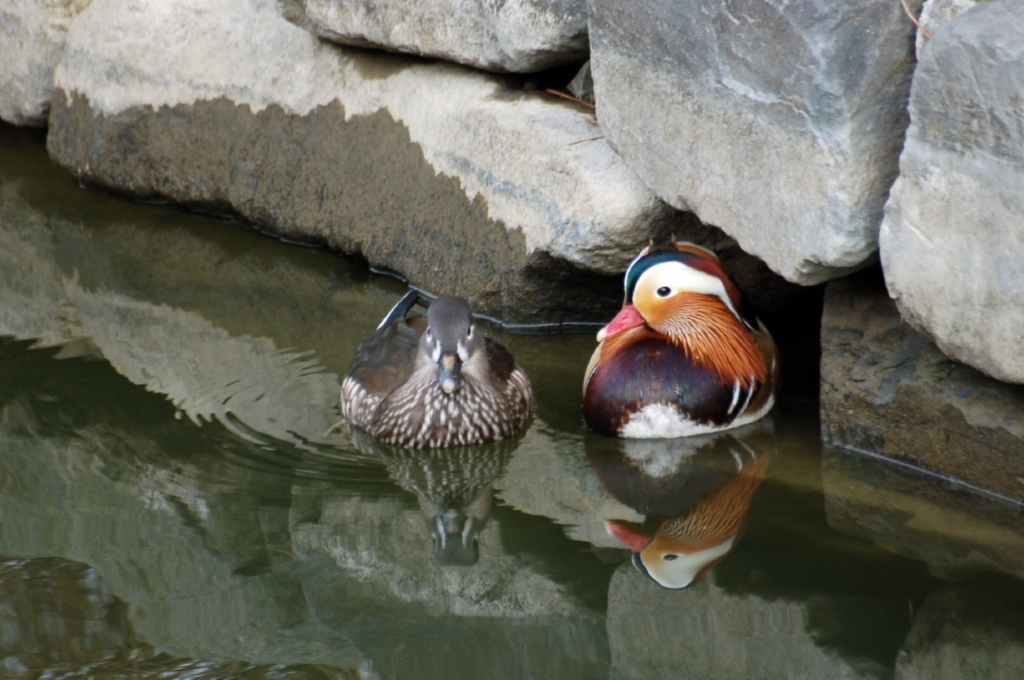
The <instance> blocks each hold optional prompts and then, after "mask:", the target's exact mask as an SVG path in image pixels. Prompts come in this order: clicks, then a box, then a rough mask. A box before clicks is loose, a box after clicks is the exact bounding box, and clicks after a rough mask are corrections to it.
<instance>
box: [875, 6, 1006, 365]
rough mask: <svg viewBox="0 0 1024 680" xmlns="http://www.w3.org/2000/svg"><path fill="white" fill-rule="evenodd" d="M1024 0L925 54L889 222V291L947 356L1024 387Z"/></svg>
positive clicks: (940, 38) (958, 24)
mask: <svg viewBox="0 0 1024 680" xmlns="http://www.w3.org/2000/svg"><path fill="white" fill-rule="evenodd" d="M1021 35H1024V0H996V1H994V2H984V3H979V4H978V6H977V7H975V8H973V9H971V10H970V11H968V12H965V13H963V14H962V15H960V16H958V17H957V18H956V19H954V20H952V21H950V22H949V23H948V24H946V25H945V26H943V27H942V28H941V29H940V30H938V31H936V33H935V35H934V36H933V37H932V40H931V42H929V43H928V46H927V48H926V49H925V50H923V51H922V54H921V62H920V64H919V65H918V67H917V71H916V73H915V74H914V87H913V90H912V92H911V99H910V116H911V120H912V124H911V126H910V129H909V130H908V132H907V143H906V146H905V148H904V150H903V155H902V156H901V157H900V177H899V179H898V180H897V181H896V184H895V185H894V186H893V188H892V193H891V195H890V198H889V202H888V203H887V204H886V210H885V221H884V222H883V223H882V229H881V235H880V250H881V256H882V267H883V269H884V270H885V279H886V284H887V285H888V287H889V293H890V295H892V297H893V298H895V300H896V303H897V304H898V305H899V308H900V311H901V312H902V313H903V316H904V317H905V318H906V319H907V320H908V321H910V323H912V324H913V325H915V326H916V327H918V328H921V329H923V330H924V331H925V332H927V333H928V334H929V335H930V336H931V337H932V338H934V339H935V342H936V344H937V345H938V346H939V348H940V349H941V350H942V351H943V352H945V353H946V354H948V355H949V356H951V357H953V358H954V359H957V360H959V361H962V362H964V363H966V364H970V365H971V366H974V367H975V368H977V369H979V370H981V371H984V372H985V373H988V374H989V375H991V376H993V377H995V378H998V379H1000V380H1004V381H1007V382H1015V383H1024V353H1022V352H1021V351H1020V348H1021V337H1024V305H1022V304H1021V301H1022V300H1024V114H1022V113H1021V99H1020V98H1021V94H1020V93H1021V92H1024V40H1021Z"/></svg>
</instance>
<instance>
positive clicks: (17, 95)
mask: <svg viewBox="0 0 1024 680" xmlns="http://www.w3.org/2000/svg"><path fill="white" fill-rule="evenodd" d="M89 2H90V0H7V1H6V2H4V5H3V6H2V7H0V120H5V121H7V122H8V123H14V124H15V125H32V126H44V125H46V118H47V116H48V115H49V113H50V91H51V90H52V89H53V67H54V66H56V65H57V62H58V61H59V60H60V57H61V54H62V52H63V50H64V36H65V35H66V34H67V31H68V27H69V26H70V24H71V22H72V21H73V20H74V18H75V17H76V16H77V15H78V13H79V12H81V11H82V10H83V9H85V8H86V7H88V5H89Z"/></svg>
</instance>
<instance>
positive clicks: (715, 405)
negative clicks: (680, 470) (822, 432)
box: [583, 243, 779, 438]
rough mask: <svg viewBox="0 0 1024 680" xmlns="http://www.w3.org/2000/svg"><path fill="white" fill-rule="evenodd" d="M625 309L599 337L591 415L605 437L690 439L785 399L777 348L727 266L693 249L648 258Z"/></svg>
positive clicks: (647, 252)
mask: <svg viewBox="0 0 1024 680" xmlns="http://www.w3.org/2000/svg"><path fill="white" fill-rule="evenodd" d="M625 291H626V296H625V302H624V304H623V307H622V310H621V311H620V312H619V313H618V315H616V317H615V318H614V319H612V321H611V322H610V323H609V324H608V325H607V326H605V327H604V328H603V329H602V330H601V331H600V332H599V333H598V337H597V339H598V347H597V349H596V350H595V352H594V355H593V357H592V358H591V360H590V365H589V366H588V367H587V374H586V378H585V382H584V387H583V393H584V398H583V414H584V418H585V419H586V421H587V425H588V426H589V427H590V428H591V429H592V430H595V431H597V432H601V433H603V434H608V435H613V436H619V437H627V438H662V437H684V436H690V435H698V434H706V433H710V432H718V431H721V430H726V429H729V428H733V427H739V426H741V425H744V424H746V423H750V422H753V421H755V420H757V419H758V418H760V417H762V416H763V415H764V414H766V413H767V412H768V411H769V410H770V409H771V407H772V404H773V403H774V400H775V393H776V391H777V389H778V383H779V366H778V357H777V350H776V347H775V342H774V340H772V337H771V334H770V333H768V330H767V329H766V328H764V326H763V325H761V323H760V321H758V319H757V318H755V317H754V316H752V315H750V314H749V313H748V312H747V311H746V310H745V308H744V305H743V300H742V296H741V294H740V292H739V289H737V288H736V286H735V285H734V284H733V282H732V281H731V280H730V279H729V277H728V276H727V275H726V273H725V270H724V269H723V268H722V264H721V262H720V261H719V260H718V258H717V257H716V256H715V255H714V254H713V253H711V252H710V251H708V250H705V249H704V248H701V247H699V246H696V245H693V244H690V243H678V244H675V247H674V248H673V249H671V250H665V251H657V252H652V251H651V249H650V248H647V249H644V251H643V252H641V253H640V255H639V256H638V257H637V258H636V259H635V260H633V262H632V264H630V266H629V269H627V271H626V276H625Z"/></svg>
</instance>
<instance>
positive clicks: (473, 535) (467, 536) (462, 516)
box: [352, 431, 521, 567]
mask: <svg viewBox="0 0 1024 680" xmlns="http://www.w3.org/2000/svg"><path fill="white" fill-rule="evenodd" d="M352 439H353V443H355V445H356V447H357V448H358V449H359V450H360V451H361V452H363V453H364V454H367V455H371V456H377V457H380V458H382V459H383V460H384V462H385V464H386V465H387V468H388V474H389V475H390V476H391V479H393V480H394V481H395V483H396V484H398V485H399V486H400V487H402V488H403V489H405V490H406V491H408V492H410V493H412V494H414V495H415V496H416V498H417V500H418V501H419V505H420V510H421V511H422V512H423V516H424V518H426V524H427V530H428V531H429V532H430V535H431V538H433V541H434V560H435V561H436V562H437V563H438V564H439V565H441V566H442V567H448V566H471V565H474V564H476V563H477V561H478V560H479V559H480V548H479V546H478V541H477V537H478V536H479V535H480V532H481V531H482V530H483V528H484V526H486V524H487V520H488V518H489V517H490V514H491V505H492V501H493V497H494V490H493V486H494V482H495V480H497V479H498V478H499V477H501V476H502V475H503V474H505V468H506V466H507V465H508V462H509V460H510V459H511V457H512V453H513V452H514V451H515V449H516V447H518V445H519V442H520V440H521V437H515V438H512V439H505V440H502V441H500V442H495V443H493V444H487V445H483V446H463V447H457V448H449V449H445V450H429V451H412V450H409V449H403V448H400V447H397V446H388V445H387V444H382V443H380V442H378V441H376V440H374V439H373V438H372V437H369V436H368V435H367V434H366V433H364V432H360V431H354V432H353V433H352Z"/></svg>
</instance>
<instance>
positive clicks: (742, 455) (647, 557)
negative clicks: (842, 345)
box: [587, 435, 771, 588]
mask: <svg viewBox="0 0 1024 680" xmlns="http://www.w3.org/2000/svg"><path fill="white" fill-rule="evenodd" d="M587 457H588V458H589V459H590V464H591V466H592V467H593V468H594V470H595V471H596V472H597V474H598V477H599V478H600V479H601V482H602V483H603V484H604V486H605V488H607V489H608V491H609V493H611V494H612V496H614V497H615V498H616V499H617V500H619V501H620V502H622V503H623V504H625V505H628V506H629V507H631V508H633V509H634V510H636V511H637V512H639V513H640V514H643V515H646V516H647V517H646V519H645V520H644V522H643V523H642V524H638V523H635V522H625V521H621V520H607V521H606V522H605V527H606V529H607V530H608V533H610V534H611V535H612V536H614V537H615V538H617V539H619V540H620V541H622V542H623V543H624V544H625V545H626V546H628V547H629V549H630V550H632V551H633V553H634V554H633V564H634V565H635V566H636V568H637V569H639V570H640V571H641V572H642V573H643V574H645V575H646V576H649V577H650V578H651V579H653V580H654V581H655V582H657V583H658V584H659V585H661V586H664V587H665V588H685V587H686V586H689V585H691V584H692V583H696V582H699V581H700V580H701V578H702V577H703V576H704V574H706V573H707V572H708V570H710V569H711V568H712V567H714V566H715V565H716V564H718V563H719V562H721V561H722V560H723V559H724V558H725V556H726V555H727V554H728V553H729V552H730V551H731V550H733V549H734V548H735V547H736V544H737V542H738V541H739V538H740V536H741V535H742V533H743V530H744V528H745V524H746V516H747V511H748V510H749V509H750V501H751V499H752V498H753V496H754V492H755V491H756V490H757V487H758V486H759V485H760V484H761V481H762V480H763V479H764V476H765V473H766V472H767V469H768V463H769V461H770V458H771V456H770V455H769V454H768V453H767V452H765V451H761V452H758V451H756V450H755V449H754V448H753V446H752V441H751V440H750V439H745V440H741V439H739V438H737V437H734V436H732V435H712V436H708V437H700V438H693V439H687V440H679V439H675V440H672V439H660V440H646V441H630V440H608V439H604V438H598V437H588V439H587Z"/></svg>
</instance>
